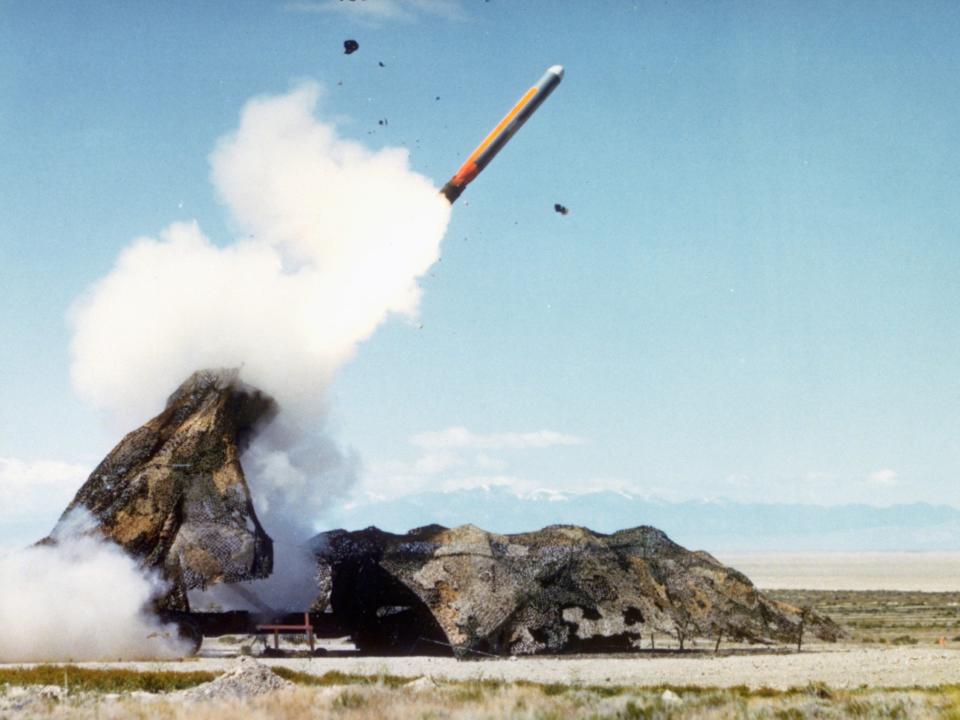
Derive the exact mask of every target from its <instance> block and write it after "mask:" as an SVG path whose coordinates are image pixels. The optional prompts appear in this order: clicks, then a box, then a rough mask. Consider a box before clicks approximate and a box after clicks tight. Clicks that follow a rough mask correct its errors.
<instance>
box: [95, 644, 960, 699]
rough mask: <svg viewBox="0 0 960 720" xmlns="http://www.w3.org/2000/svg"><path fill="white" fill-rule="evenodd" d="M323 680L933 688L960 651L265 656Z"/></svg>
mask: <svg viewBox="0 0 960 720" xmlns="http://www.w3.org/2000/svg"><path fill="white" fill-rule="evenodd" d="M258 660H259V662H261V663H263V664H264V665H269V666H283V667H288V668H291V669H293V670H298V671H301V672H308V673H313V674H317V675H322V674H323V673H326V672H329V671H332V670H337V671H340V672H344V673H357V674H364V675H399V676H405V677H411V678H414V677H419V676H426V677H433V678H448V679H455V680H469V679H478V678H483V679H498V680H505V681H512V680H521V679H523V680H531V681H534V682H540V683H568V684H577V683H580V684H588V685H594V684H596V685H661V684H669V685H699V686H715V687H730V686H733V685H746V686H748V687H751V688H759V687H771V688H779V689H786V688H790V687H796V686H803V685H806V684H808V683H812V682H822V683H826V684H827V685H829V686H831V687H836V688H858V687H861V686H868V687H884V688H890V687H914V686H917V687H929V686H933V685H942V684H960V651H958V650H953V649H949V648H947V649H942V648H939V647H935V648H928V647H916V646H914V647H890V648H878V647H869V648H864V647H860V646H855V645H838V646H827V647H822V648H821V647H816V648H812V649H810V650H807V649H805V650H804V651H803V652H802V653H799V654H797V653H789V654H773V653H771V654H749V655H732V656H723V655H720V656H714V655H711V654H705V655H687V656H682V657H680V656H666V657H665V656H662V655H660V656H653V655H638V656H633V657H623V656H618V657H606V656H591V657H575V658H555V657H540V658H517V659H502V660H500V659H497V660H479V661H458V660H455V659H453V658H437V657H346V658H343V657H336V658H323V657H321V658H309V659H268V658H258ZM79 664H80V665H82V666H84V667H113V668H117V667H123V668H131V669H133V668H137V669H141V670H157V669H162V670H183V671H188V670H208V671H211V672H222V671H226V670H229V669H232V668H233V667H235V666H236V660H235V659H231V658H225V657H200V658H195V659H191V660H185V661H182V662H139V663H130V662H127V663H79Z"/></svg>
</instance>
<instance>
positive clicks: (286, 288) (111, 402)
mask: <svg viewBox="0 0 960 720" xmlns="http://www.w3.org/2000/svg"><path fill="white" fill-rule="evenodd" d="M319 96H320V91H319V88H318V86H317V85H315V84H305V85H302V86H300V87H298V88H296V89H294V90H293V91H292V92H290V93H287V94H285V95H280V96H271V97H261V98H256V99H253V100H251V101H250V102H248V103H247V104H246V106H245V107H244V108H243V110H242V112H241V116H240V123H239V126H238V128H237V129H236V130H235V131H234V132H232V133H230V134H228V135H227V136H225V137H223V138H221V139H220V140H219V141H218V142H217V144H216V147H215V149H214V151H213V153H212V154H211V156H210V163H211V179H212V182H213V185H214V188H215V190H216V192H217V194H218V196H219V197H220V199H221V200H222V201H223V203H224V205H225V207H226V209H227V212H228V214H229V216H230V220H231V222H232V227H233V228H234V229H235V231H236V234H237V238H236V239H234V240H233V241H232V242H229V243H227V244H220V243H215V242H214V241H213V240H211V239H210V238H209V237H207V236H206V235H205V234H204V232H203V231H202V230H201V229H200V227H199V225H198V223H197V222H196V221H189V220H188V221H183V222H176V223H173V224H171V225H170V226H169V227H167V228H166V229H164V230H163V231H161V232H160V233H159V235H158V236H157V237H141V238H137V239H136V240H134V241H133V242H132V243H131V244H130V245H129V246H128V247H127V248H125V249H124V250H123V251H122V252H121V253H120V255H119V257H118V259H117V261H116V264H115V266H114V267H113V269H112V270H111V271H110V272H109V273H108V274H107V275H106V276H105V277H104V278H102V279H101V280H99V281H98V282H96V283H95V284H94V285H93V286H92V287H91V288H89V290H88V291H87V292H86V293H85V295H84V296H83V297H82V298H80V299H79V300H78V301H77V302H76V303H75V305H74V307H73V308H72V310H71V313H70V321H71V324H72V328H73V338H72V345H71V352H72V366H71V375H72V380H73V384H74V387H75V388H76V390H77V392H78V393H79V394H80V395H81V396H82V397H84V398H85V399H87V400H88V401H90V402H91V403H92V404H93V405H95V406H96V407H97V408H100V409H101V410H102V411H104V413H105V414H106V416H107V417H108V418H109V419H110V420H112V421H113V423H115V424H118V425H119V426H120V427H123V428H129V427H131V426H132V425H134V424H139V423H141V422H143V421H144V420H145V419H146V418H148V417H150V416H152V415H154V414H156V413H157V412H158V411H159V410H160V408H161V407H162V406H163V403H164V401H165V399H166V397H167V396H168V395H169V394H170V392H171V391H172V390H173V389H174V388H176V387H177V386H178V385H179V384H180V383H181V382H182V381H183V380H184V379H185V378H186V377H187V376H188V375H190V373H192V372H193V371H195V370H198V369H202V368H218V367H228V368H234V367H237V368H240V375H241V378H242V379H243V380H244V381H245V382H247V383H249V384H251V385H253V386H255V387H257V388H259V389H261V390H263V391H265V392H267V393H269V394H271V395H272V396H273V397H274V398H276V400H277V401H278V402H279V404H280V408H281V413H280V416H279V417H278V418H277V419H276V420H275V421H274V424H273V425H272V426H271V427H269V428H268V429H267V431H266V432H265V433H263V434H262V435H261V436H260V437H259V438H257V440H255V442H254V445H253V446H251V448H250V449H249V450H248V451H247V452H246V453H245V456H244V458H242V462H243V464H244V469H245V472H246V474H247V479H248V481H249V484H250V487H251V491H252V493H253V496H254V503H255V506H256V508H257V512H258V515H259V516H260V517H261V521H262V522H263V525H264V527H265V528H266V530H267V532H268V533H270V534H271V535H272V536H273V537H274V538H275V540H277V543H276V545H275V548H276V555H277V558H276V563H275V567H277V572H276V573H275V574H276V576H277V578H276V579H274V580H273V582H274V583H275V584H276V583H280V584H281V585H282V584H283V582H282V580H281V578H282V577H283V576H284V570H285V567H286V566H288V565H289V566H294V565H295V566H296V567H297V570H296V572H294V573H292V575H294V576H296V577H297V578H302V575H303V573H302V572H301V570H302V569H303V567H304V565H303V562H305V561H306V560H308V559H309V558H308V556H307V555H306V554H304V552H303V550H302V543H303V541H304V540H306V539H307V537H309V535H310V534H312V532H313V531H314V528H313V523H314V522H315V521H316V520H317V518H318V516H319V515H320V514H321V513H322V511H323V509H324V507H325V506H326V505H327V504H328V503H329V502H330V501H331V500H332V499H334V498H336V497H337V496H339V495H342V494H343V493H345V492H346V490H347V489H348V488H349V486H350V485H351V484H352V483H353V482H354V481H355V477H356V474H357V459H356V458H355V457H354V456H353V455H351V454H350V453H349V452H346V451H344V450H343V449H342V448H340V447H339V446H338V445H337V443H336V442H335V441H334V440H332V439H331V438H330V437H329V436H327V435H326V434H325V432H324V424H325V414H324V390H325V389H326V388H327V386H328V385H329V384H330V382H331V380H332V378H333V377H334V375H335V373H336V371H337V369H338V368H340V367H341V366H342V365H343V364H344V363H346V362H347V361H349V360H350V358H351V357H352V356H353V355H354V353H355V352H356V350H357V347H358V345H359V344H360V343H361V342H363V341H364V340H365V339H367V338H369V337H370V335H371V334H372V333H373V332H374V330H375V329H376V328H377V326H379V325H380V324H381V323H383V322H384V320H385V319H386V318H388V317H389V316H391V315H399V316H402V317H407V318H411V319H412V318H414V317H416V314H417V312H418V309H419V303H420V297H421V288H420V286H419V284H418V279H419V278H420V277H421V276H422V275H423V274H424V273H425V272H426V271H427V270H428V269H429V268H430V266H431V265H432V264H433V263H434V262H436V260H437V259H438V258H439V254H440V243H441V240H442V239H443V235H444V232H445V230H446V226H447V222H448V220H449V215H450V206H449V204H448V203H447V201H446V200H445V199H443V198H442V197H441V196H440V195H439V193H438V190H437V188H436V187H435V186H434V185H433V183H432V182H431V181H430V180H429V179H427V178H426V177H423V176H421V175H419V174H417V173H415V172H413V171H412V170H411V169H410V166H409V161H408V154H407V151H406V150H404V149H398V148H386V149H383V150H379V151H372V150H370V149H368V148H366V147H364V146H363V145H361V144H360V143H357V142H355V141H351V140H348V139H345V138H343V137H340V136H339V135H338V133H337V131H336V129H335V128H334V127H333V126H332V125H330V124H328V123H325V122H322V121H321V120H319V119H318V118H317V116H316V108H317V103H318V99H319ZM285 556H286V559H285ZM311 562H312V561H311ZM288 575H290V573H288ZM309 575H312V573H310V574H309ZM309 575H308V577H309ZM280 592H281V594H284V592H286V591H284V590H282V588H281V591H280ZM286 602H288V603H289V602H290V601H289V600H287V601H286Z"/></svg>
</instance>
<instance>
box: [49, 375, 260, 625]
mask: <svg viewBox="0 0 960 720" xmlns="http://www.w3.org/2000/svg"><path fill="white" fill-rule="evenodd" d="M276 410H277V407H276V403H275V402H274V401H273V400H272V399H271V398H270V397H268V396H266V395H264V394H263V393H261V392H260V391H258V390H256V389H254V388H251V387H248V386H246V385H244V384H243V383H241V382H239V380H238V378H237V372H236V371H231V370H219V371H210V370H208V371H201V372H197V373H194V374H193V375H191V376H190V378H188V379H187V380H186V381H185V382H184V383H183V384H182V385H181V386H180V387H179V388H178V389H177V390H176V391H175V392H174V393H173V394H172V395H171V396H170V398H169V400H168V401H167V405H166V409H165V410H164V411H163V412H162V413H161V414H160V415H158V416H157V417H155V418H153V419H152V420H150V421H149V422H147V423H146V424H145V425H143V426H142V427H140V428H139V429H137V430H134V431H133V432H131V433H129V434H128V435H127V436H126V437H124V438H123V440H121V441H120V443H119V444H118V445H117V446H116V447H115V448H114V449H113V450H112V451H111V452H110V454H109V455H107V457H106V458H105V459H104V460H103V462H101V463H100V465H98V466H97V468H96V469H95V470H94V471H93V472H92V473H91V474H90V477H89V479H88V480H87V481H86V483H84V485H83V487H81V488H80V490H79V492H78V493H77V495H76V497H75V498H74V499H73V502H71V503H70V505H69V506H68V507H67V510H66V511H65V512H64V515H63V517H61V519H60V523H63V522H64V520H65V518H66V517H67V515H68V514H69V513H70V512H71V511H72V510H73V509H74V508H77V507H84V508H86V509H87V510H89V511H90V512H91V513H92V515H93V518H94V519H95V520H96V522H97V525H98V530H99V532H100V533H102V534H103V535H104V536H105V537H107V538H109V539H111V540H113V541H115V542H116V543H118V544H119V545H121V546H122V547H123V548H124V549H126V550H127V551H128V552H130V553H131V554H132V555H134V556H135V557H137V558H139V559H140V560H141V562H142V564H143V565H144V566H145V567H148V568H156V569H158V570H159V571H160V572H161V573H162V574H163V576H164V577H165V578H166V579H167V580H168V581H169V582H170V585H171V590H170V592H169V594H168V595H167V597H166V598H164V599H163V600H162V601H161V602H160V605H161V607H163V608H164V609H171V610H188V609H189V607H188V602H187V596H186V590H187V589H191V588H201V587H205V586H207V585H210V584H213V583H218V582H237V581H240V580H252V579H255V578H263V577H267V576H268V575H269V574H270V572H271V571H272V569H273V543H272V541H271V539H270V537H269V536H268V535H267V534H266V532H264V530H263V528H262V527H261V525H260V521H259V520H258V519H257V514H256V512H255V510H254V508H253V503H252V502H251V499H250V490H249V488H248V487H247V483H246V479H245V477H244V474H243V469H242V468H241V467H240V462H239V457H240V454H241V452H242V451H243V449H244V446H245V444H246V443H247V442H248V440H249V439H250V438H251V437H252V434H253V433H254V432H255V431H256V429H257V427H258V426H259V425H260V424H262V423H266V422H268V421H269V420H270V419H272V417H273V416H274V414H275V413H276ZM58 527H59V524H58ZM52 535H53V536H56V535H57V530H56V529H55V530H54V532H53V534H52Z"/></svg>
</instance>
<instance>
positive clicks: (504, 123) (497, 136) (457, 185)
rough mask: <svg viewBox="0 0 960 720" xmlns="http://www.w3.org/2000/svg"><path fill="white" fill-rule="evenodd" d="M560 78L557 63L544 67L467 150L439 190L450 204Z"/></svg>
mask: <svg viewBox="0 0 960 720" xmlns="http://www.w3.org/2000/svg"><path fill="white" fill-rule="evenodd" d="M561 80H563V68H562V67H561V66H560V65H554V66H553V67H551V68H548V69H547V72H546V73H545V74H544V76H543V77H542V78H540V82H538V83H537V84H536V85H534V86H533V87H532V88H530V89H529V90H527V91H526V92H525V93H524V94H523V97H521V98H520V100H519V101H518V102H517V104H516V105H514V106H513V108H512V109H511V110H510V112H508V113H507V114H506V116H505V117H504V118H503V119H502V120H501V121H500V122H499V123H497V126H496V127H495V128H494V129H493V131H492V132H491V133H490V134H489V135H487V137H486V138H485V139H484V141H483V142H482V143H480V145H479V147H477V149H476V150H474V151H473V152H472V153H471V154H470V157H468V158H467V161H466V162H465V163H464V164H463V165H461V166H460V169H459V170H457V174H456V175H454V176H453V177H452V178H450V181H449V182H448V183H447V184H446V185H444V186H443V190H441V191H440V192H441V193H443V195H444V197H446V198H447V200H449V201H450V203H451V204H453V203H454V202H455V201H456V199H457V198H458V197H460V194H461V193H462V192H463V191H464V190H465V189H466V187H467V185H469V184H470V183H471V182H472V181H473V179H474V178H475V177H476V176H477V175H479V174H480V171H482V170H483V169H484V168H485V167H486V166H487V165H489V164H490V161H491V160H493V158H494V157H496V155H497V153H498V152H500V151H501V150H502V149H503V146H504V145H506V144H507V143H508V142H509V141H510V138H512V137H513V136H514V134H515V133H516V132H517V130H519V129H520V128H521V127H523V124H524V123H525V122H526V121H527V120H528V119H529V118H530V116H531V115H533V113H535V112H536V111H537V108H539V107H540V105H542V104H543V101H544V100H546V99H547V98H548V97H549V96H550V93H552V92H553V91H554V89H555V88H556V87H557V85H559V84H560V81H561ZM437 99H438V100H439V99H440V98H437Z"/></svg>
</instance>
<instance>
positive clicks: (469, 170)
mask: <svg viewBox="0 0 960 720" xmlns="http://www.w3.org/2000/svg"><path fill="white" fill-rule="evenodd" d="M536 94H537V88H536V87H532V88H530V89H529V90H527V92H526V93H525V94H524V96H523V97H522V98H520V100H519V101H518V102H517V104H516V105H514V106H513V109H512V110H511V111H510V112H508V113H507V114H506V117H504V118H503V120H501V121H500V122H498V123H497V126H496V127H495V128H494V129H493V130H492V131H491V132H490V134H489V135H487V137H486V138H484V140H483V142H482V143H480V145H479V146H478V147H477V149H476V150H474V151H473V152H472V153H470V157H468V158H467V161H466V162H465V163H464V164H463V165H461V166H460V169H459V170H457V174H456V175H454V177H453V181H452V182H453V183H454V184H455V185H461V184H463V183H468V182H470V181H471V180H473V179H474V178H475V177H476V176H477V173H479V172H480V168H478V167H477V163H476V160H477V158H478V157H480V155H481V154H482V153H483V151H484V150H486V149H487V148H488V147H490V144H491V143H492V142H493V141H494V140H496V139H497V137H498V136H499V135H500V133H501V132H503V130H504V128H506V127H507V125H509V124H510V123H511V122H512V121H513V119H514V118H515V117H516V116H517V115H519V114H520V111H521V110H523V108H524V107H525V106H526V105H527V104H528V103H529V102H530V101H531V100H533V96H534V95H536Z"/></svg>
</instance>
